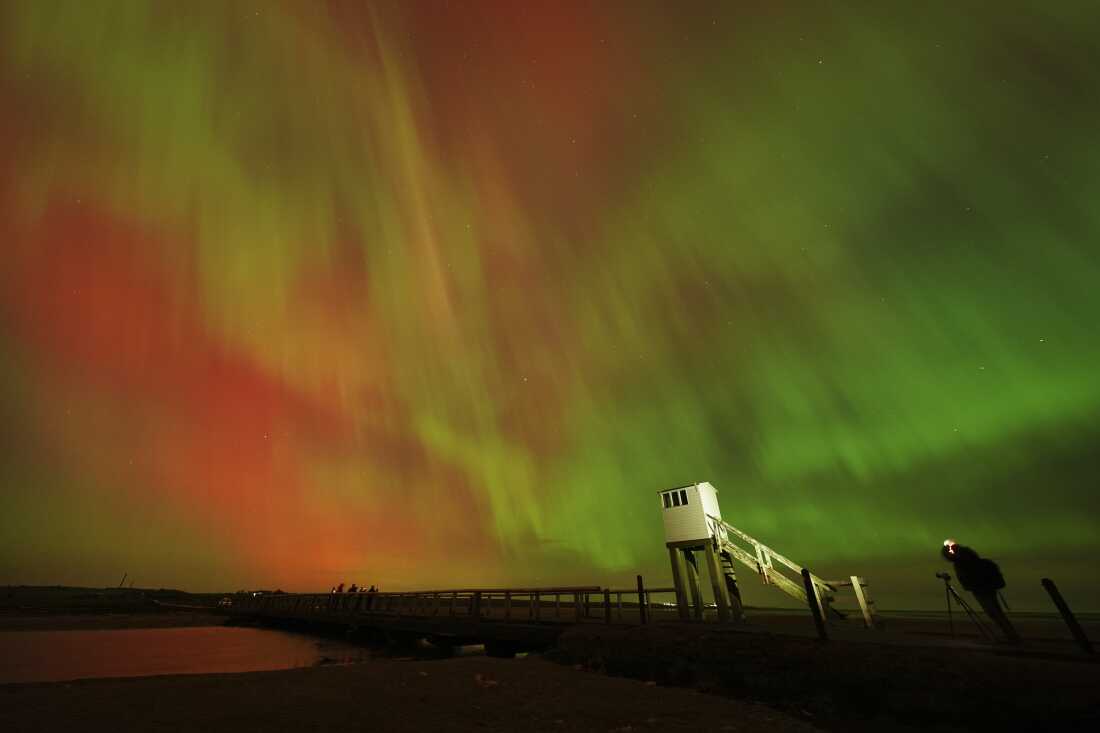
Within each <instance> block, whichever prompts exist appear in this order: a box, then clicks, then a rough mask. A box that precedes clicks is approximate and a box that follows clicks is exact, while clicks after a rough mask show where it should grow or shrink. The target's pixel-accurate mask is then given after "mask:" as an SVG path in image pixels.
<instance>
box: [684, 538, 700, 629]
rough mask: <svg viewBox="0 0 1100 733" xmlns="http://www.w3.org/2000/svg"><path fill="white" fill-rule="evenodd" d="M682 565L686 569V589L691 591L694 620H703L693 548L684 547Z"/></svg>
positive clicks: (696, 562)
mask: <svg viewBox="0 0 1100 733" xmlns="http://www.w3.org/2000/svg"><path fill="white" fill-rule="evenodd" d="M683 553H684V560H685V563H684V566H685V569H686V570H687V584H688V590H689V591H691V605H692V615H693V616H694V617H695V620H696V621H702V620H703V590H702V588H700V587H699V564H698V561H697V560H696V559H695V550H693V549H690V548H686V549H684V550H683Z"/></svg>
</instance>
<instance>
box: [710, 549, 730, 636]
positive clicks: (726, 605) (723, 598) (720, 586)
mask: <svg viewBox="0 0 1100 733" xmlns="http://www.w3.org/2000/svg"><path fill="white" fill-rule="evenodd" d="M706 554H707V575H709V576H710V589H711V591H712V592H713V593H714V604H715V605H716V606H718V620H719V621H721V622H722V623H724V624H727V623H729V622H730V596H729V591H728V590H726V578H725V576H724V575H722V569H721V568H720V567H719V565H718V553H717V552H715V551H714V543H713V542H708V543H707V545H706Z"/></svg>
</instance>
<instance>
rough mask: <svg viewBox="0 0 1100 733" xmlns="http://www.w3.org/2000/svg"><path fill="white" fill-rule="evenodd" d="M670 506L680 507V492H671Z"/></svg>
mask: <svg viewBox="0 0 1100 733" xmlns="http://www.w3.org/2000/svg"><path fill="white" fill-rule="evenodd" d="M672 506H680V492H679V491H673V492H672Z"/></svg>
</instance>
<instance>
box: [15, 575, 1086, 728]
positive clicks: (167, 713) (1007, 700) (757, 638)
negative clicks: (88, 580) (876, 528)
mask: <svg viewBox="0 0 1100 733" xmlns="http://www.w3.org/2000/svg"><path fill="white" fill-rule="evenodd" d="M65 595H66V596H67V597H68V601H67V602H65V603H57V604H53V605H49V606H48V607H41V608H39V609H38V610H37V611H34V612H31V613H28V611H32V609H31V608H30V607H28V606H26V605H23V604H20V607H19V608H15V607H10V606H9V608H7V609H3V604H2V603H0V629H4V628H6V629H14V630H33V629H49V628H138V627H143V626H177V625H202V624H217V623H221V622H222V619H221V618H220V617H218V616H216V615H213V614H210V615H206V614H202V613H193V612H182V613H181V612H178V611H172V610H170V609H167V608H165V607H164V606H161V605H157V604H155V603H150V602H149V599H148V597H147V596H146V597H145V598H144V599H140V598H138V597H126V598H128V600H126V601H125V602H126V603H127V604H129V605H128V606H126V607H125V608H124V609H120V608H119V607H118V606H117V605H112V603H111V601H119V600H123V597H115V598H112V599H105V598H104V597H102V596H95V595H92V596H88V597H84V598H78V599H76V600H77V601H78V603H77V605H76V606H74V605H73V600H74V599H73V595H74V594H72V593H66V594H65ZM76 595H80V594H76ZM93 609H94V610H93ZM119 610H125V611H127V612H126V613H120V612H118V611H119ZM4 611H6V612H4ZM1018 619H1019V622H1020V624H1019V625H1020V627H1021V632H1024V633H1025V637H1027V638H1028V639H1029V642H1028V644H1026V645H1025V646H1024V647H1023V648H1020V649H1016V648H1008V647H994V646H990V645H988V644H985V643H983V642H982V641H981V640H980V639H979V638H978V636H977V634H976V632H975V630H974V629H973V628H972V627H970V626H967V625H958V626H957V627H956V636H955V637H952V636H951V635H950V633H949V631H948V628H947V627H946V625H945V623H944V621H945V620H944V619H939V618H934V617H932V618H927V617H924V616H922V615H921V614H907V615H897V616H896V617H894V618H891V619H888V623H887V624H886V630H880V631H876V632H868V631H865V630H863V629H861V628H859V626H860V625H859V624H858V623H856V624H852V625H847V626H848V628H845V625H843V624H842V625H840V626H834V627H832V628H833V633H834V638H833V639H832V640H831V641H829V642H827V643H821V642H819V641H817V640H816V639H815V638H813V634H812V625H810V624H809V621H808V619H807V618H805V614H791V613H789V612H780V613H776V612H771V613H763V612H760V613H757V614H756V615H755V616H753V617H751V622H750V624H748V625H746V626H718V625H716V624H702V625H700V624H679V623H670V624H658V625H651V626H648V627H636V626H635V627H630V626H616V625H611V626H606V625H602V624H585V625H581V626H578V627H574V628H573V629H571V630H570V631H568V632H566V633H565V634H564V635H563V636H562V637H561V638H560V639H559V643H558V646H557V648H555V649H553V650H551V651H549V652H547V653H546V654H545V655H543V656H541V657H538V656H531V657H528V658H523V659H515V660H502V659H489V658H485V657H461V658H451V659H435V660H426V659H408V658H393V657H387V656H385V654H381V655H380V656H379V658H377V659H372V660H371V661H369V662H367V663H364V664H360V665H353V666H319V667H314V668H308V669H295V670H287V671H280V672H256V673H247V674H232V675H224V674H220V675H195V676H171V677H150V678H134V679H100V680H83V681H75V682H69V683H43V684H15V685H0V731H4V732H5V733H6V732H7V731H65V732H66V733H69V732H70V731H85V730H93V731H94V730H105V731H113V732H118V731H192V730H201V731H204V733H205V732H207V731H209V732H211V733H213V732H215V731H220V730H227V731H228V730H234V731H241V730H244V731H251V730H264V731H283V730H286V731H291V730H293V731H312V730H326V731H333V730H371V731H391V730H392V731H406V730H417V731H420V730H455V731H482V730H485V731H513V730H514V731H544V730H548V731H622V732H624V733H625V732H626V731H632V732H635V731H648V730H652V731H679V730H684V731H686V730H692V731H700V732H701V731H737V730H744V731H807V730H815V729H817V730H831V731H846V732H849V731H850V732H853V733H854V732H856V731H895V730H898V731H970V730H998V731H1015V730H1028V731H1046V730H1050V731H1059V732H1060V733H1064V732H1065V731H1085V730H1090V731H1091V730H1100V664H1097V663H1096V662H1095V661H1090V660H1088V659H1087V658H1086V657H1084V655H1082V654H1081V653H1080V652H1079V650H1077V649H1076V648H1075V647H1074V646H1073V644H1072V643H1071V642H1069V641H1068V639H1067V638H1066V634H1065V632H1064V629H1061V628H1060V627H1059V625H1058V623H1056V620H1052V619H1051V618H1049V617H1038V616H1036V617H1033V618H1026V617H1024V616H1019V617H1018ZM1095 621H1096V620H1095V619H1092V618H1090V619H1089V620H1088V623H1087V624H1086V625H1087V627H1088V629H1087V630H1088V631H1089V632H1090V633H1091V634H1092V635H1093V638H1094V639H1095V638H1096V632H1097V626H1096V623H1095ZM941 627H942V628H941ZM390 653H391V654H392V653H398V654H407V653H409V652H408V651H407V650H396V651H395V650H391V652H390Z"/></svg>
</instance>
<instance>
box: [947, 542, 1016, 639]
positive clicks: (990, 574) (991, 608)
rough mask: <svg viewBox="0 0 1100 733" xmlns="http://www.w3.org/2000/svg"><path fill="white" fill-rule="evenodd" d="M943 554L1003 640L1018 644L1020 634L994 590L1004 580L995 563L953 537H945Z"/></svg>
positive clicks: (999, 587)
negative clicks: (946, 538) (1002, 636)
mask: <svg viewBox="0 0 1100 733" xmlns="http://www.w3.org/2000/svg"><path fill="white" fill-rule="evenodd" d="M942 553H943V557H944V559H945V560H947V561H948V562H949V563H952V564H953V565H954V566H955V576H956V577H958V579H959V583H960V584H961V585H962V587H963V588H965V589H966V590H968V591H970V592H971V593H972V594H974V597H975V598H977V599H978V603H980V604H981V606H982V609H984V610H985V615H986V616H988V617H989V618H991V619H992V620H993V621H994V622H995V623H996V624H997V626H999V627H1001V632H1002V633H1003V634H1004V637H1005V639H1006V640H1007V641H1009V642H1010V643H1012V644H1019V643H1020V635H1019V634H1017V633H1016V629H1015V627H1013V626H1012V622H1011V621H1009V619H1008V616H1007V615H1006V614H1005V612H1004V609H1003V608H1001V601H1000V599H999V598H998V597H997V591H999V590H1000V589H1001V588H1004V587H1005V579H1004V576H1003V575H1001V569H1000V568H999V567H997V563H995V562H993V561H992V560H989V559H987V558H984V557H982V556H980V555H979V554H978V553H977V552H975V551H974V550H972V549H970V548H969V547H966V546H965V545H960V544H959V543H957V542H955V540H944V543H943V550H942Z"/></svg>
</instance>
